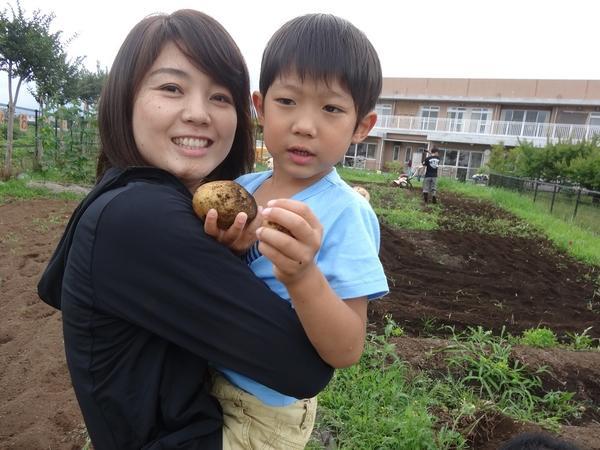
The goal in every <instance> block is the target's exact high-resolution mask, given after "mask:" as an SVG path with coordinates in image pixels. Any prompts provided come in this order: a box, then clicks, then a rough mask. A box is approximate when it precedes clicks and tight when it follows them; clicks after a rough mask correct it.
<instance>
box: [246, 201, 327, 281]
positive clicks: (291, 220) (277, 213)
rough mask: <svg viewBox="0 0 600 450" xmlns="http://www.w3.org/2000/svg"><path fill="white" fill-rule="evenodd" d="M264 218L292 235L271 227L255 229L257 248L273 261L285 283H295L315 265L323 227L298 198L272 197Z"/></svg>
mask: <svg viewBox="0 0 600 450" xmlns="http://www.w3.org/2000/svg"><path fill="white" fill-rule="evenodd" d="M262 217H263V218H264V219H265V220H268V221H270V222H275V223H277V224H279V225H281V226H283V227H285V228H287V229H288V230H289V231H290V233H292V235H293V236H289V235H287V234H286V233H283V232H281V231H278V230H275V229H272V228H269V227H260V228H258V230H257V231H256V235H257V236H258V239H259V244H258V250H259V251H260V252H261V253H262V254H263V255H265V256H266V257H267V258H269V260H270V261H271V262H272V263H273V270H274V274H275V276H276V277H277V279H278V280H279V281H281V282H282V283H284V284H286V285H287V284H289V283H294V282H295V281H297V280H299V279H300V278H301V277H302V275H303V274H304V273H306V272H307V271H308V270H310V269H311V268H313V267H314V266H315V261H314V259H315V255H316V254H317V252H318V251H319V248H320V247H321V239H322V237H323V226H322V225H321V223H320V222H319V220H318V219H317V217H316V216H315V215H314V214H313V212H312V211H311V209H310V208H309V207H308V206H307V205H306V204H304V203H302V202H299V201H297V200H290V199H277V200H271V201H269V203H268V204H267V207H266V208H265V209H264V210H263V211H262Z"/></svg>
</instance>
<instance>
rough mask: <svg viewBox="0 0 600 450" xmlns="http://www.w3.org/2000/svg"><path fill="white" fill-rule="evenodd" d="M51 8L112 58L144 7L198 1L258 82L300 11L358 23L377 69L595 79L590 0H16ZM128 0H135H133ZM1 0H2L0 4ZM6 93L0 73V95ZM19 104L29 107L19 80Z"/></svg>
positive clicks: (78, 43)
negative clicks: (280, 34)
mask: <svg viewBox="0 0 600 450" xmlns="http://www.w3.org/2000/svg"><path fill="white" fill-rule="evenodd" d="M9 1H10V3H11V4H15V3H14V1H13V0H0V8H2V9H3V8H4V7H6V5H8V4H9ZM21 4H22V7H23V8H24V9H25V11H26V13H27V15H28V16H31V12H32V11H33V10H34V9H40V10H41V11H42V12H45V13H47V12H50V11H54V13H55V14H56V18H55V19H54V21H53V27H54V29H53V31H54V30H63V33H64V37H65V38H67V37H69V36H72V35H73V34H75V33H76V34H77V37H76V38H75V39H74V40H73V41H72V42H71V43H70V44H69V46H68V47H67V49H68V52H69V54H70V55H72V56H73V57H75V56H86V66H87V67H88V68H89V69H90V70H95V67H96V61H99V62H100V64H101V66H103V67H110V65H111V63H112V60H113V59H114V57H115V55H116V53H117V51H118V49H119V46H120V45H121V43H122V41H123V39H124V38H125V36H126V35H127V33H128V31H129V30H130V29H131V28H132V27H133V25H135V24H136V23H137V22H138V21H139V20H140V19H142V18H143V17H144V16H146V15H148V14H151V13H154V12H167V13H168V12H172V11H174V10H176V9H180V8H194V9H199V10H201V11H203V12H205V13H207V14H209V15H211V16H213V17H214V18H215V19H217V20H218V21H219V22H221V23H222V24H223V25H224V27H225V28H226V29H227V30H228V31H229V33H231V35H232V36H233V38H234V39H235V41H236V42H237V44H238V45H239V47H240V49H241V50H242V53H243V54H244V56H245V58H246V62H247V64H248V68H249V70H250V76H251V82H252V86H253V88H256V87H257V86H258V73H259V70H260V58H261V55H262V50H263V47H264V45H265V44H266V42H267V40H268V39H269V37H270V36H271V34H272V33H273V32H274V31H275V30H276V29H277V28H278V27H279V26H280V25H282V24H283V23H284V22H286V21H287V20H289V19H291V18H293V17H295V16H297V15H300V14H306V13H312V12H328V13H333V14H336V15H338V16H341V17H343V18H345V19H348V20H349V21H351V22H352V23H354V24H355V25H356V26H357V27H358V28H360V29H361V30H362V31H364V32H365V33H366V34H367V36H368V37H369V39H370V40H371V42H372V43H373V45H374V46H375V48H376V49H377V51H378V53H379V57H380V59H381V63H382V68H383V75H384V77H449V78H545V79H553V78H554V79H600V58H599V57H598V43H599V41H600V35H599V34H598V17H600V2H598V1H597V0H385V1H383V0H371V1H369V0H361V1H356V0H296V1H294V0H291V1H286V0H277V1H259V0H216V1H215V0H213V1H211V2H201V1H198V0H197V1H189V0H168V1H165V0H160V1H159V0H145V1H144V2H135V1H129V0H118V1H117V0H102V1H79V2H73V1H71V0H70V1H66V0H21ZM134 4H136V5H135V6H134ZM3 5H4V6H3ZM7 100H8V84H7V74H6V72H0V102H2V103H6V102H7ZM18 104H19V106H23V107H35V102H34V101H33V99H31V97H30V96H29V95H28V94H27V90H26V89H21V93H20V94H19V101H18Z"/></svg>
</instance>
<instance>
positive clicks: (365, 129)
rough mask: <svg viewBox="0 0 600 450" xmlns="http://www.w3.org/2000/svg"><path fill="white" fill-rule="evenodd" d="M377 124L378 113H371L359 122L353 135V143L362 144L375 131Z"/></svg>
mask: <svg viewBox="0 0 600 450" xmlns="http://www.w3.org/2000/svg"><path fill="white" fill-rule="evenodd" d="M375 123H377V113H376V112H375V111H371V112H370V113H369V114H367V115H366V116H365V117H363V118H362V119H361V120H360V121H359V122H358V125H356V129H355V130H354V134H353V135H352V143H353V144H358V143H359V142H362V141H363V140H364V139H365V138H366V137H367V136H368V135H369V132H370V131H371V130H372V129H373V127H374V126H375Z"/></svg>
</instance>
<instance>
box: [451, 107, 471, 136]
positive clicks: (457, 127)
mask: <svg viewBox="0 0 600 450" xmlns="http://www.w3.org/2000/svg"><path fill="white" fill-rule="evenodd" d="M466 111H467V109H466V108H448V119H449V120H448V131H456V132H458V133H460V132H461V131H462V130H463V126H464V118H465V112H466Z"/></svg>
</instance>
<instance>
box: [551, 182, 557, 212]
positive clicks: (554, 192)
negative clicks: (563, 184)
mask: <svg viewBox="0 0 600 450" xmlns="http://www.w3.org/2000/svg"><path fill="white" fill-rule="evenodd" d="M556 187H557V186H556V184H555V185H554V190H553V191H552V202H551V203H550V214H552V210H553V209H554V199H555V198H556Z"/></svg>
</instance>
